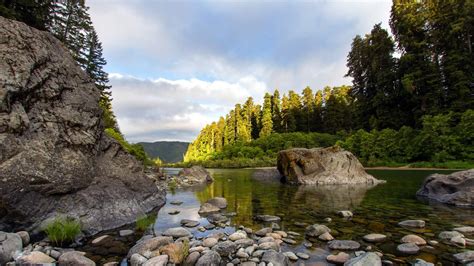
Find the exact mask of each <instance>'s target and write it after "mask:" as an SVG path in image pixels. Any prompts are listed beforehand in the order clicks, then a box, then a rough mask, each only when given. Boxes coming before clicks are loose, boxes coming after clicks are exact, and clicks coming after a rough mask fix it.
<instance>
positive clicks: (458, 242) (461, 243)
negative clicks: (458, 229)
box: [449, 236, 466, 247]
mask: <svg viewBox="0 0 474 266" xmlns="http://www.w3.org/2000/svg"><path fill="white" fill-rule="evenodd" d="M449 241H451V243H453V244H454V245H456V246H459V247H465V246H466V239H464V238H463V237H461V236H455V237H453V238H451V239H450V240H449Z"/></svg>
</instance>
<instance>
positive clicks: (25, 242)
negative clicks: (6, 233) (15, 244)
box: [16, 231, 30, 247]
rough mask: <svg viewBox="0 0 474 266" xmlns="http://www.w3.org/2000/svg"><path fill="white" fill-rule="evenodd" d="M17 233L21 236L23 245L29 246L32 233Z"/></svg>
mask: <svg viewBox="0 0 474 266" xmlns="http://www.w3.org/2000/svg"><path fill="white" fill-rule="evenodd" d="M16 234H17V235H19V236H20V237H21V242H22V243H23V246H24V247H26V246H28V244H29V243H30V234H29V233H28V232H26V231H19V232H16Z"/></svg>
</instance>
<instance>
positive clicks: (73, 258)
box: [58, 251, 95, 266]
mask: <svg viewBox="0 0 474 266" xmlns="http://www.w3.org/2000/svg"><path fill="white" fill-rule="evenodd" d="M58 265H59V266H74V265H81V266H94V265H95V262H93V261H92V260H91V259H89V258H86V257H85V256H84V255H83V253H82V252H78V251H68V252H65V253H63V254H62V255H61V257H59V260H58Z"/></svg>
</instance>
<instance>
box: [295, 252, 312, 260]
mask: <svg viewBox="0 0 474 266" xmlns="http://www.w3.org/2000/svg"><path fill="white" fill-rule="evenodd" d="M296 256H298V257H299V258H301V259H304V260H307V259H309V255H308V254H306V253H303V252H298V253H296Z"/></svg>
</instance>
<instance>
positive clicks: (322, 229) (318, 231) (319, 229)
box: [306, 224, 331, 237]
mask: <svg viewBox="0 0 474 266" xmlns="http://www.w3.org/2000/svg"><path fill="white" fill-rule="evenodd" d="M330 232H331V229H329V228H328V227H327V226H325V225H323V224H313V225H310V226H308V227H306V235H307V236H312V237H318V236H320V235H322V234H324V233H330Z"/></svg>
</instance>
